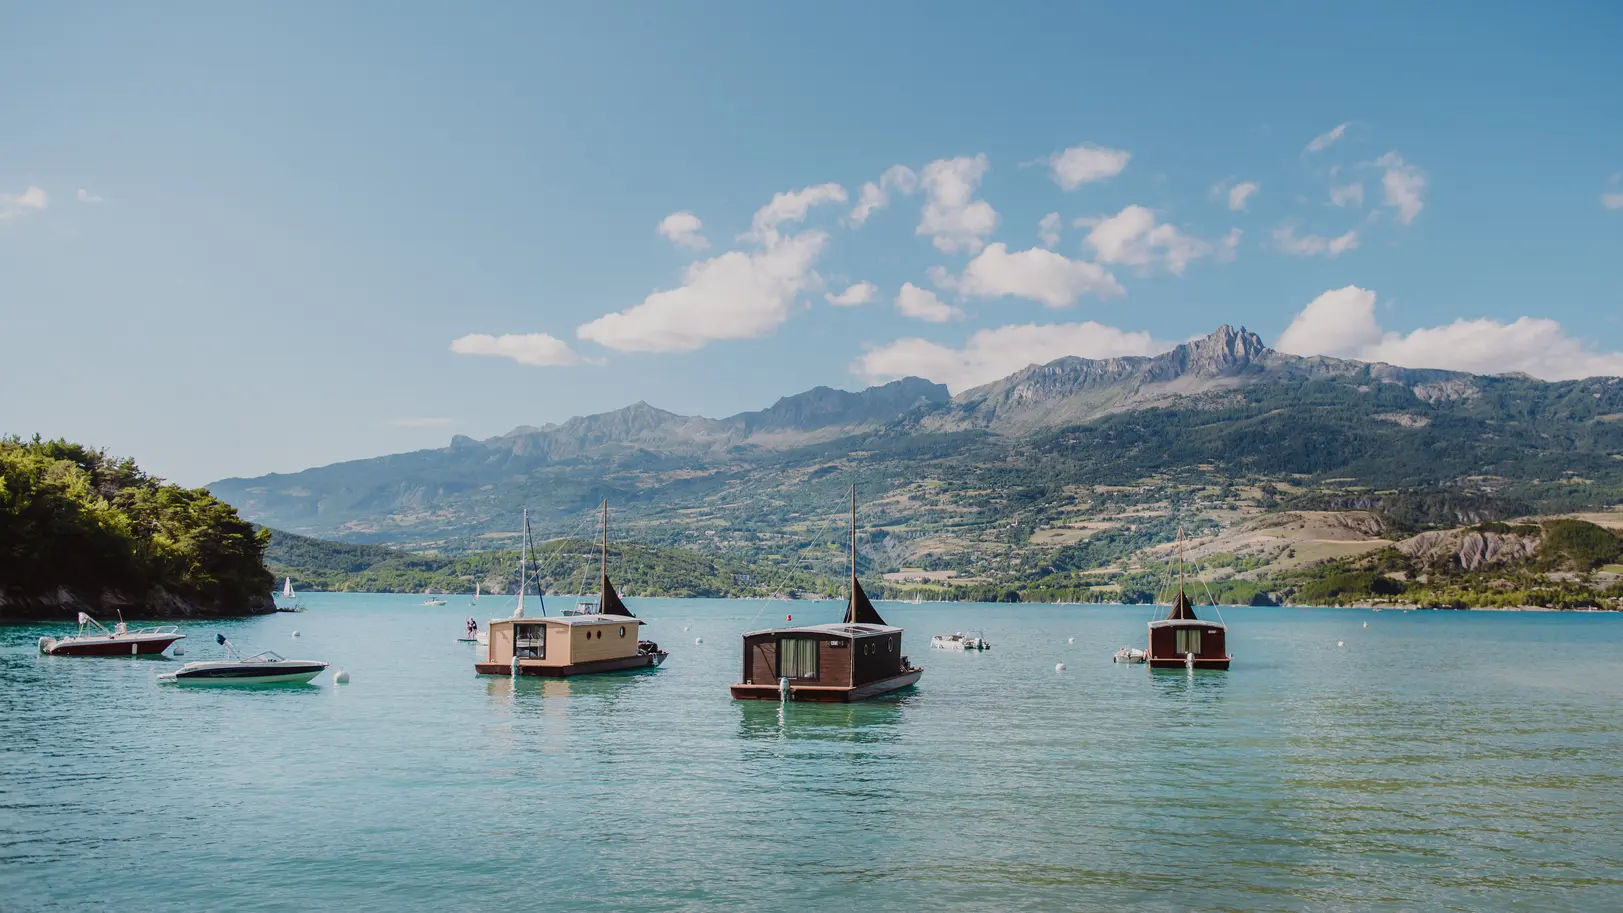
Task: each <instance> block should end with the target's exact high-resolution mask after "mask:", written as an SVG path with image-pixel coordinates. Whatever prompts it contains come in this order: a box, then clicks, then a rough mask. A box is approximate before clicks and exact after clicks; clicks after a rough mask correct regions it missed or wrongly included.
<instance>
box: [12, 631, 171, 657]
mask: <svg viewBox="0 0 1623 913" xmlns="http://www.w3.org/2000/svg"><path fill="white" fill-rule="evenodd" d="M183 639H185V635H176V636H173V637H170V636H167V635H165V636H161V637H143V638H123V639H120V638H117V637H112V638H95V639H87V640H75V641H72V642H66V643H64V642H62V641H57V642H56V643H54V644H52V645H50V646H48V647H43V648H42V649H41V651H40V652H42V653H44V654H46V655H47V656H155V655H157V654H159V653H162V652H163V651H165V650H167V649H169V645H170V644H172V643H174V642H175V641H177V640H183Z"/></svg>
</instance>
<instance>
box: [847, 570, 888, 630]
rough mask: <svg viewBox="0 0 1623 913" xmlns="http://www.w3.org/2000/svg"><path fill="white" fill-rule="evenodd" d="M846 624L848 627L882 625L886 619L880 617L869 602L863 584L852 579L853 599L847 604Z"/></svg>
mask: <svg viewBox="0 0 1623 913" xmlns="http://www.w3.org/2000/svg"><path fill="white" fill-rule="evenodd" d="M845 623H846V624H848V625H851V624H856V625H882V624H884V623H885V619H883V618H880V617H879V612H878V610H876V609H875V608H874V607H873V603H871V602H869V601H868V594H867V593H864V592H863V591H862V584H861V583H859V582H857V578H855V577H852V578H851V598H850V599H849V600H847V601H846V603H845Z"/></svg>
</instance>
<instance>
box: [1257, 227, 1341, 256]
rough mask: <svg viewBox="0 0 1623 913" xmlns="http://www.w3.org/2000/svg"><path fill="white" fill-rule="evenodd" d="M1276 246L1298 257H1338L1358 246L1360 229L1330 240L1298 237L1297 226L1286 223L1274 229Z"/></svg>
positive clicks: (1310, 236) (1320, 236) (1305, 236)
mask: <svg viewBox="0 0 1623 913" xmlns="http://www.w3.org/2000/svg"><path fill="white" fill-rule="evenodd" d="M1274 246H1275V247H1277V248H1279V249H1280V250H1281V251H1284V252H1285V253H1287V254H1292V255H1294V256H1297V257H1316V256H1320V255H1324V256H1329V257H1337V256H1340V255H1341V254H1343V253H1346V252H1347V251H1349V250H1353V249H1354V248H1356V247H1357V246H1358V229H1356V228H1355V229H1353V230H1352V231H1349V232H1347V233H1346V234H1344V235H1340V236H1338V237H1335V238H1330V237H1326V236H1324V235H1298V234H1297V233H1296V226H1295V225H1292V224H1290V223H1286V224H1284V225H1281V226H1279V227H1278V228H1276V229H1274Z"/></svg>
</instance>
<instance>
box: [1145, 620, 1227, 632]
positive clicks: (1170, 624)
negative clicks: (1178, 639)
mask: <svg viewBox="0 0 1623 913" xmlns="http://www.w3.org/2000/svg"><path fill="white" fill-rule="evenodd" d="M1150 627H1152V628H1220V629H1223V630H1227V626H1226V625H1224V624H1223V623H1222V622H1220V621H1206V620H1205V619H1202V618H1194V617H1190V618H1162V619H1160V620H1158V621H1152V622H1150Z"/></svg>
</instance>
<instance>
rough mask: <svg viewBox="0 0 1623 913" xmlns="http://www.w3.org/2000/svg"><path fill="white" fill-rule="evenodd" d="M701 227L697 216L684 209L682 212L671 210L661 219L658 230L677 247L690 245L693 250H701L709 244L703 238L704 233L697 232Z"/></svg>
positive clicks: (702, 225)
mask: <svg viewBox="0 0 1623 913" xmlns="http://www.w3.org/2000/svg"><path fill="white" fill-rule="evenodd" d="M703 227H704V223H703V222H700V221H699V217H698V216H696V215H694V214H693V213H691V212H687V211H686V210H684V211H682V212H673V213H671V214H670V215H668V216H666V217H665V218H664V219H662V220H661V221H660V223H659V229H658V231H659V233H660V234H662V235H664V236H665V237H667V238H669V239H670V240H671V243H672V244H675V245H676V246H677V247H691V248H693V249H694V250H703V249H704V248H706V247H709V246H710V242H709V241H707V240H705V237H704V235H702V234H700V233H699V229H701V228H703Z"/></svg>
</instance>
